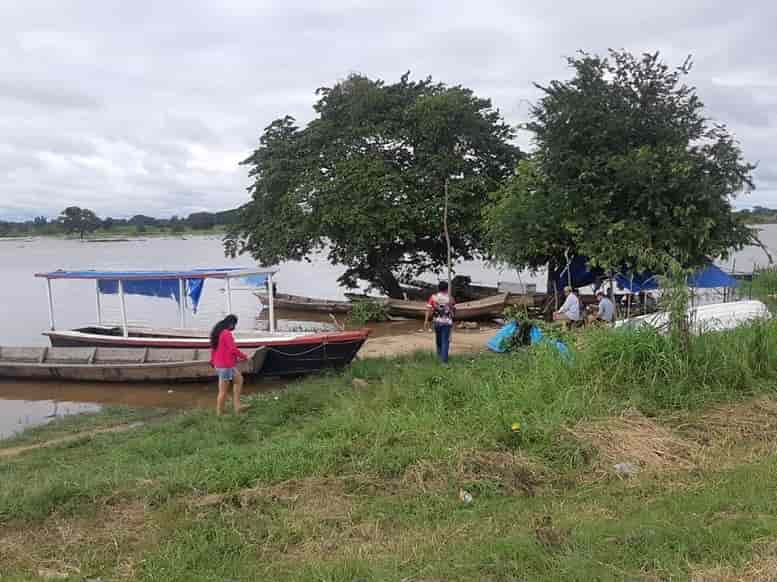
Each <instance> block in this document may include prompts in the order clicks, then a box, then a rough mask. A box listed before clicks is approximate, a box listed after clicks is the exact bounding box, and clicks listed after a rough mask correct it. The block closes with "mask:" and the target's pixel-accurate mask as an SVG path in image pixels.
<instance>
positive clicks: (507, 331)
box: [486, 321, 570, 357]
mask: <svg viewBox="0 0 777 582" xmlns="http://www.w3.org/2000/svg"><path fill="white" fill-rule="evenodd" d="M518 329H519V326H518V322H516V321H511V322H509V323H506V324H505V325H503V326H502V327H501V329H500V330H499V331H498V332H496V335H495V336H493V337H492V338H490V339H489V340H488V341H487V342H486V347H487V348H488V349H489V350H491V351H492V352H496V353H498V354H502V353H504V352H505V351H506V350H505V347H506V345H507V340H509V339H510V338H511V337H512V336H513V335H514V334H515V333H516V332H517V331H518ZM529 342H530V344H531V345H533V346H534V345H538V344H540V343H547V344H549V345H551V346H553V347H554V348H556V350H558V352H559V353H560V354H561V355H562V356H564V357H569V356H570V353H569V348H568V347H567V345H566V344H565V343H564V342H562V341H560V340H551V339H549V338H546V337H545V336H544V335H543V333H542V331H541V330H540V328H538V327H537V326H536V325H535V326H532V328H531V332H529Z"/></svg>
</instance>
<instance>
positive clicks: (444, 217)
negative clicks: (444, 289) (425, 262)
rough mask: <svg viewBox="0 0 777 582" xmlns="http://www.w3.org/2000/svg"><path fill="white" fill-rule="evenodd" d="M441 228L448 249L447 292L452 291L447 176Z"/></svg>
mask: <svg viewBox="0 0 777 582" xmlns="http://www.w3.org/2000/svg"><path fill="white" fill-rule="evenodd" d="M442 230H443V233H445V245H446V247H447V249H448V293H453V288H452V281H451V236H450V234H449V232H448V178H445V207H444V209H443V215H442Z"/></svg>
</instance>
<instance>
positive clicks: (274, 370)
mask: <svg viewBox="0 0 777 582" xmlns="http://www.w3.org/2000/svg"><path fill="white" fill-rule="evenodd" d="M276 272H277V269H272V268H270V269H241V268H232V267H226V268H218V269H187V270H183V271H62V270H59V271H52V272H49V273H38V274H36V277H41V278H44V279H45V280H46V290H47V296H48V303H49V318H50V320H51V329H50V330H49V331H45V332H43V333H44V335H46V336H48V338H49V341H50V342H51V345H52V347H55V348H60V347H92V348H94V347H96V348H122V349H127V348H143V349H145V348H160V349H167V350H187V349H188V350H196V349H198V350H207V349H209V347H210V341H209V337H208V336H209V332H208V331H207V330H197V329H190V328H187V327H186V325H185V324H186V307H187V305H191V307H192V308H194V307H196V305H197V302H198V301H199V299H200V296H201V294H202V290H203V287H204V281H205V280H206V279H217V280H222V281H223V282H224V286H225V293H224V297H225V301H226V305H225V307H226V309H225V312H226V313H232V295H231V285H230V282H231V281H233V280H235V279H241V280H244V281H245V282H247V283H249V284H251V285H253V286H256V287H260V288H261V287H266V288H267V289H272V288H273V281H272V277H273V275H274V274H275V273H276ZM61 279H70V280H82V281H84V280H90V281H92V282H96V283H97V315H98V318H97V321H98V324H97V325H92V326H85V327H79V328H76V329H71V330H58V329H56V327H55V325H54V302H53V295H52V293H51V283H52V281H55V280H61ZM115 293H118V295H119V305H120V308H121V311H120V313H121V326H111V325H104V324H103V323H102V316H101V308H100V297H101V295H103V294H115ZM126 295H145V296H154V297H163V298H169V299H174V300H175V301H176V302H177V303H178V308H179V315H180V321H181V326H180V327H179V328H174V329H158V328H141V327H133V326H130V325H129V323H128V318H127V312H126V311H127V310H126V303H125V296H126ZM274 309H275V308H274V300H273V295H272V294H270V295H269V296H268V313H269V317H268V319H269V321H268V327H269V331H266V332H265V331H261V330H250V331H242V330H240V331H237V332H236V333H235V342H236V344H237V346H238V347H239V348H241V349H243V350H257V349H260V348H267V350H266V352H267V353H266V356H265V358H266V359H265V361H264V365H263V366H262V368H261V370H260V373H261V374H262V375H270V376H279V375H284V374H302V373H305V372H314V371H318V370H322V369H325V368H338V367H342V366H345V365H347V364H349V363H350V362H351V360H353V358H354V357H355V356H356V353H357V352H358V351H359V349H360V348H361V346H362V345H363V344H364V342H365V341H366V340H367V336H368V335H369V333H370V330H369V329H361V330H356V331H347V332H346V331H332V332H310V331H307V332H291V331H277V330H276V318H275V314H274Z"/></svg>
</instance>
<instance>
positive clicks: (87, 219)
mask: <svg viewBox="0 0 777 582" xmlns="http://www.w3.org/2000/svg"><path fill="white" fill-rule="evenodd" d="M59 222H60V223H61V224H62V227H63V228H64V229H65V232H68V233H73V232H77V233H78V234H79V235H80V236H81V238H84V235H85V234H86V233H87V232H93V231H95V230H97V229H98V228H99V227H100V219H99V218H98V217H97V215H96V214H95V213H94V212H93V211H92V210H89V209H88V208H79V207H78V206H68V207H67V208H65V209H64V210H63V211H62V213H61V214H60V215H59Z"/></svg>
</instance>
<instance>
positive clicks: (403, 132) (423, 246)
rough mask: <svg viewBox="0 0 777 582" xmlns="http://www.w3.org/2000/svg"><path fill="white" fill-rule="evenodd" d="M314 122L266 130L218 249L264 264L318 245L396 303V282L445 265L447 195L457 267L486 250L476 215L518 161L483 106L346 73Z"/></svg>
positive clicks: (460, 91)
mask: <svg viewBox="0 0 777 582" xmlns="http://www.w3.org/2000/svg"><path fill="white" fill-rule="evenodd" d="M318 95H319V100H318V102H317V103H316V104H315V107H314V109H315V112H316V117H315V118H314V119H313V120H312V121H311V122H310V123H308V124H307V126H305V127H304V128H301V127H299V126H298V125H297V124H296V123H295V120H294V119H293V118H292V117H288V116H287V117H284V118H282V119H278V120H276V121H274V122H273V123H272V124H270V126H269V127H267V128H266V129H265V131H264V134H263V135H262V136H261V138H260V141H259V147H258V148H257V149H256V151H254V153H253V154H252V155H251V156H250V157H249V158H248V159H246V160H245V161H244V162H243V163H244V164H247V165H248V166H250V176H251V177H252V178H253V179H254V182H253V184H252V186H251V187H250V189H249V191H250V192H251V195H252V199H251V201H250V202H249V203H248V204H246V205H245V206H243V207H242V208H241V209H240V213H239V218H238V221H237V223H236V224H235V225H234V226H233V227H232V228H231V230H230V232H229V234H228V236H227V238H226V240H225V247H226V250H227V252H228V253H229V254H232V255H234V254H238V253H243V252H248V253H250V254H251V255H252V256H253V257H254V258H256V259H257V260H258V261H260V262H262V263H264V264H272V263H276V262H278V261H282V260H288V259H301V258H304V257H306V256H308V255H309V254H310V253H311V252H313V251H316V250H321V249H325V250H326V252H327V253H328V259H329V260H330V261H331V262H332V263H333V264H340V265H345V266H346V267H347V269H346V271H345V273H344V274H343V275H342V277H341V278H340V280H339V281H340V283H341V284H343V285H345V286H348V287H354V286H356V284H357V280H358V279H363V280H366V281H369V282H370V283H371V284H372V285H373V286H374V287H376V288H378V289H380V290H382V291H384V292H386V293H388V294H389V295H391V296H393V297H397V296H399V295H400V293H401V291H400V287H399V281H401V280H403V279H406V278H409V277H412V276H416V275H418V274H421V273H423V272H425V271H428V270H436V271H439V270H440V269H441V268H442V266H443V265H444V264H445V262H446V243H445V240H444V237H443V236H442V224H443V207H444V191H445V186H446V182H448V184H449V188H448V191H449V212H448V224H449V230H450V238H451V247H452V255H453V259H454V260H456V259H469V258H471V257H472V256H473V255H474V254H475V253H477V252H478V251H479V250H480V249H481V247H482V229H481V220H480V217H481V213H482V206H483V204H484V203H486V202H487V200H488V193H489V192H492V191H494V190H495V189H496V188H497V187H498V185H499V184H500V183H501V181H502V180H503V179H504V178H505V177H507V176H508V175H510V174H511V173H512V172H513V170H514V168H515V164H516V162H517V160H518V157H519V154H520V152H519V150H518V148H517V147H516V146H515V145H513V144H512V143H511V140H512V138H513V137H514V133H513V130H512V129H511V128H510V127H509V126H508V125H507V124H505V123H504V121H503V120H502V117H501V115H500V113H499V111H497V110H495V109H493V108H492V106H491V102H490V101H489V100H488V99H482V98H478V97H477V96H476V95H475V94H474V93H473V92H472V91H471V90H470V89H466V88H464V87H459V86H456V87H449V86H446V85H444V84H440V83H434V82H432V80H431V79H429V78H427V79H425V80H422V81H411V80H410V78H409V75H408V74H406V75H404V76H403V77H402V78H401V79H400V80H399V82H397V83H394V84H386V83H384V82H383V81H380V80H371V79H368V78H366V77H363V76H358V75H355V76H351V77H349V78H348V79H347V80H345V81H343V82H340V83H338V84H336V85H335V86H333V87H331V88H323V89H319V90H318Z"/></svg>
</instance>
